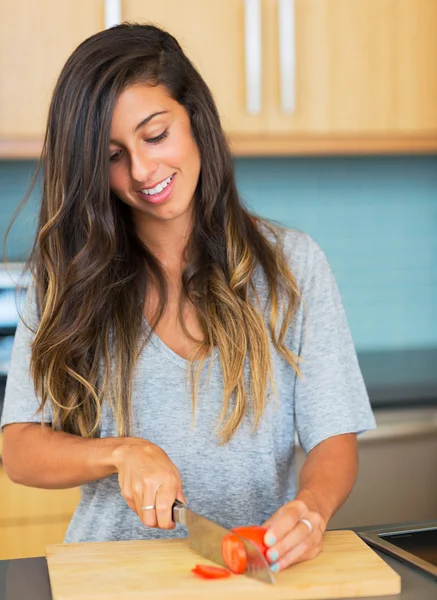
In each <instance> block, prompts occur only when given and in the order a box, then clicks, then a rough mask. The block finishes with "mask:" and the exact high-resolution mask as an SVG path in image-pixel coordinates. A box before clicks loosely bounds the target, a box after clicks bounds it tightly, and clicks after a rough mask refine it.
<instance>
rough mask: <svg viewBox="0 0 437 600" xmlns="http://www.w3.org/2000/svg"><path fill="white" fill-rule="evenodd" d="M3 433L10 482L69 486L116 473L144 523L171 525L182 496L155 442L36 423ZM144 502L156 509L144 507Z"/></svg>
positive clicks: (167, 460) (173, 468) (174, 471)
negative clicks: (85, 435)
mask: <svg viewBox="0 0 437 600" xmlns="http://www.w3.org/2000/svg"><path fill="white" fill-rule="evenodd" d="M3 431H4V433H3V464H4V468H5V471H6V474H7V475H8V477H9V478H10V479H12V481H14V482H16V483H20V484H23V485H28V486H32V487H39V488H69V487H76V486H78V485H81V484H83V483H88V482H90V481H94V480H96V479H102V478H103V477H108V476H109V475H112V474H113V473H117V474H118V481H119V484H120V492H121V494H122V496H123V497H124V499H125V500H126V503H127V504H128V506H130V508H131V509H132V510H133V511H134V512H136V513H137V514H138V516H139V517H140V519H141V520H142V521H143V523H144V524H145V525H147V526H148V527H161V528H163V529H173V528H174V526H175V524H174V522H173V520H172V505H173V503H174V500H175V499H176V498H177V499H178V500H180V501H181V502H184V503H185V502H186V500H185V496H184V493H183V490H182V481H181V477H180V473H179V471H178V469H177V468H176V466H175V465H174V464H173V462H172V461H171V460H170V458H169V457H168V455H167V454H166V453H165V452H164V450H162V449H161V448H159V446H156V445H155V444H153V443H151V442H148V441H147V440H143V439H141V438H133V437H113V438H99V439H88V438H81V437H79V436H75V435H71V434H69V433H64V432H62V431H53V430H52V429H51V428H50V427H48V426H44V427H41V424H40V423H13V424H10V425H6V426H5V427H4V430H3ZM144 505H153V506H155V507H156V509H155V510H146V511H144V510H143V508H142V507H143V506H144Z"/></svg>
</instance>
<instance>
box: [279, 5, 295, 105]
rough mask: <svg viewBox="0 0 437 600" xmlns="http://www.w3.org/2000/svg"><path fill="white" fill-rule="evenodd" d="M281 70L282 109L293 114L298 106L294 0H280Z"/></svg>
mask: <svg viewBox="0 0 437 600" xmlns="http://www.w3.org/2000/svg"><path fill="white" fill-rule="evenodd" d="M278 3H279V4H278V30H279V70H280V81H281V110H282V112H284V113H288V114H291V113H293V112H294V110H295V108H296V27H295V4H294V0H278Z"/></svg>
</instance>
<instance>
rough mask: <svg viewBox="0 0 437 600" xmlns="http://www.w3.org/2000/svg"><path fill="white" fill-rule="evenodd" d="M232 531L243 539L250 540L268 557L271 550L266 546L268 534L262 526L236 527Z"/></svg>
mask: <svg viewBox="0 0 437 600" xmlns="http://www.w3.org/2000/svg"><path fill="white" fill-rule="evenodd" d="M232 531H233V532H234V533H236V534H237V535H239V536H241V537H242V538H244V539H246V540H249V542H252V544H255V546H256V547H257V548H258V549H259V550H260V551H261V552H262V553H263V555H264V556H265V555H266V552H267V550H268V549H269V548H268V546H266V545H265V544H264V536H265V534H266V533H267V529H266V528H265V527H261V525H246V526H244V527H234V528H233V529H232Z"/></svg>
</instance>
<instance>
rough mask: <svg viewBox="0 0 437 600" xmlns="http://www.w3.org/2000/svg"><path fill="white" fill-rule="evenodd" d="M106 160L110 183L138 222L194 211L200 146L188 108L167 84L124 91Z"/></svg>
mask: <svg viewBox="0 0 437 600" xmlns="http://www.w3.org/2000/svg"><path fill="white" fill-rule="evenodd" d="M108 160H109V161H110V167H109V183H110V187H111V189H112V191H113V192H114V193H115V194H116V195H117V196H118V198H120V200H122V201H123V202H125V203H126V204H128V205H129V206H130V207H131V208H132V211H133V217H134V221H135V222H136V223H137V224H138V225H139V226H140V227H141V224H144V225H146V224H147V223H148V222H149V221H154V222H155V224H156V220H160V221H168V220H171V219H177V218H180V217H184V219H183V220H185V218H186V217H187V216H190V215H191V208H192V202H193V197H194V192H195V189H196V186H197V182H198V179H199V173H200V155H199V150H198V148H197V144H196V142H195V140H194V137H193V135H192V132H191V124H190V119H189V116H188V114H187V112H186V111H185V108H184V107H183V106H182V105H181V104H179V103H178V102H176V101H175V100H173V98H171V97H170V96H169V95H168V92H167V89H166V88H165V87H164V86H163V85H158V86H155V87H153V86H150V85H148V84H146V83H138V84H135V85H132V86H131V87H129V88H127V89H126V90H125V91H124V92H122V93H121V94H120V96H119V97H118V99H117V102H116V104H115V108H114V112H113V116H112V123H111V141H110V147H109V156H108Z"/></svg>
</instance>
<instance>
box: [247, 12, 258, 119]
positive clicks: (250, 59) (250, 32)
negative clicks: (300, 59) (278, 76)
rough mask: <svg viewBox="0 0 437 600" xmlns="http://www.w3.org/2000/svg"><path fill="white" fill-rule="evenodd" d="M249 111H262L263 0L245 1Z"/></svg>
mask: <svg viewBox="0 0 437 600" xmlns="http://www.w3.org/2000/svg"><path fill="white" fill-rule="evenodd" d="M244 20H245V50H246V106H247V112H248V113H249V114H251V115H257V114H258V113H259V112H260V111H261V0H245V1H244Z"/></svg>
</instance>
